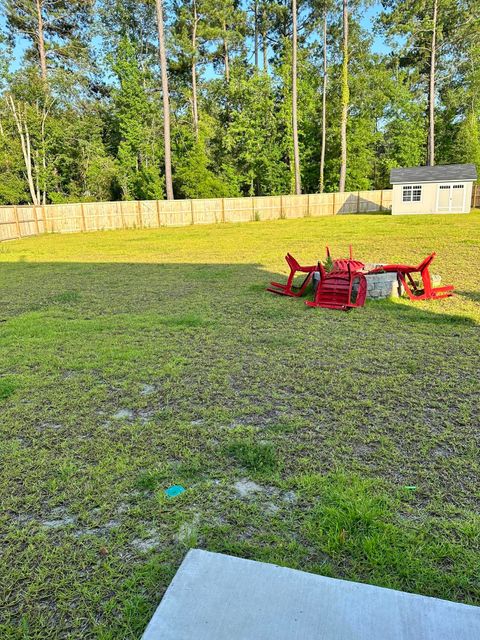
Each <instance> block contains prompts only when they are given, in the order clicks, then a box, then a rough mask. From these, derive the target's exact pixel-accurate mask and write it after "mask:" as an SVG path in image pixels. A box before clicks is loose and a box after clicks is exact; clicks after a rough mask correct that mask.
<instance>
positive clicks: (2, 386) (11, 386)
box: [0, 376, 17, 400]
mask: <svg viewBox="0 0 480 640" xmlns="http://www.w3.org/2000/svg"><path fill="white" fill-rule="evenodd" d="M16 390H17V381H16V380H15V379H14V378H12V377H10V376H5V377H4V378H0V400H6V399H7V398H10V396H13V394H14V393H15V391H16Z"/></svg>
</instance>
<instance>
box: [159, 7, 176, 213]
mask: <svg viewBox="0 0 480 640" xmlns="http://www.w3.org/2000/svg"><path fill="white" fill-rule="evenodd" d="M155 6H156V10H157V28H158V52H159V57H160V71H161V74H162V96H163V138H164V146H165V186H166V190H167V200H173V185H172V152H171V142H170V94H169V91H168V73H167V56H166V53H165V30H164V26H163V0H155Z"/></svg>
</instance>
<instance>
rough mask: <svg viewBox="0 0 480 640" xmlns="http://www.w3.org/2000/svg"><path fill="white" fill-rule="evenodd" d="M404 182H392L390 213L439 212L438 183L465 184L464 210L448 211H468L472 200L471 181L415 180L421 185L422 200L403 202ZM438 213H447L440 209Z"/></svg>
mask: <svg viewBox="0 0 480 640" xmlns="http://www.w3.org/2000/svg"><path fill="white" fill-rule="evenodd" d="M406 184H413V183H404V184H394V185H393V192H392V214H393V215H405V214H424V213H439V212H438V211H437V194H438V186H439V185H440V184H464V185H465V200H464V202H465V209H464V211H452V212H450V213H469V211H470V209H471V202H472V186H473V183H472V182H465V181H464V180H455V181H444V182H423V183H422V182H421V181H419V182H417V183H415V184H421V185H422V200H421V202H403V196H402V194H403V187H404V185H406ZM440 213H449V212H446V211H442V212H440Z"/></svg>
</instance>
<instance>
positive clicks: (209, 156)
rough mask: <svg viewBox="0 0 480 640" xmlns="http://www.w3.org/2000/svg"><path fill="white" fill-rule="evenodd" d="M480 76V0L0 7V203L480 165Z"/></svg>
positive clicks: (148, 195)
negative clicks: (380, 43) (405, 168)
mask: <svg viewBox="0 0 480 640" xmlns="http://www.w3.org/2000/svg"><path fill="white" fill-rule="evenodd" d="M368 16H372V17H371V18H368ZM376 38H382V41H383V42H384V43H385V46H383V47H381V48H380V49H379V47H378V45H376ZM479 63H480V4H479V3H478V1H477V0H382V2H381V4H374V5H373V6H372V5H371V3H370V4H369V3H368V1H367V0H243V1H240V0H186V1H181V0H0V203H2V204H19V203H25V202H33V203H34V204H46V203H61V202H74V201H79V200H83V201H93V200H117V199H124V200H131V199H157V198H158V199H161V198H174V197H175V198H205V197H228V196H241V195H273V194H281V193H284V194H285V193H302V192H304V193H314V192H323V191H344V190H347V191H350V190H358V189H379V188H385V187H388V185H389V170H390V169H391V168H392V167H396V166H416V165H422V164H430V165H433V164H434V163H452V162H474V163H476V164H477V165H479V166H480V133H479V119H480V105H479V95H480V64H479Z"/></svg>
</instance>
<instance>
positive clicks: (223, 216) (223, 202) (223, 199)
mask: <svg viewBox="0 0 480 640" xmlns="http://www.w3.org/2000/svg"><path fill="white" fill-rule="evenodd" d="M222 222H225V198H222Z"/></svg>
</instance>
